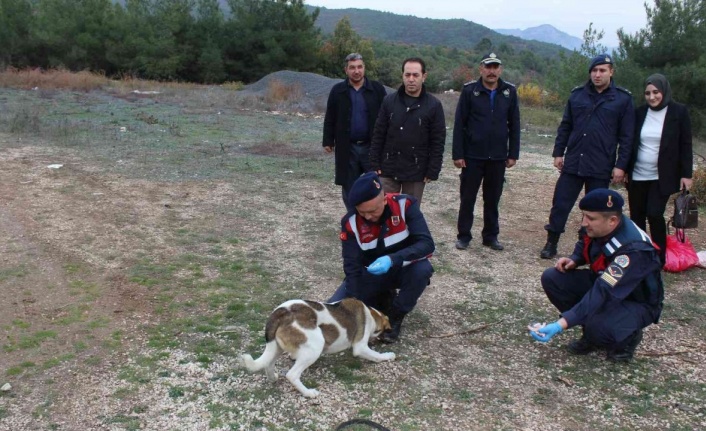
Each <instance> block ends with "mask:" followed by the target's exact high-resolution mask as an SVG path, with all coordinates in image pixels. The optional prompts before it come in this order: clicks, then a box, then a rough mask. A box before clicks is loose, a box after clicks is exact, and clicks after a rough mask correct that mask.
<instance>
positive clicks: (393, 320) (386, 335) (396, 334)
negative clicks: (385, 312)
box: [380, 308, 407, 344]
mask: <svg viewBox="0 0 706 431" xmlns="http://www.w3.org/2000/svg"><path fill="white" fill-rule="evenodd" d="M406 314H407V313H402V312H400V311H398V310H397V309H396V308H393V309H392V310H391V311H390V315H389V318H390V330H389V331H385V332H383V333H382V334H381V335H380V341H382V342H383V343H388V344H391V343H396V342H397V340H398V339H399V338H400V332H401V331H402V320H404V316H405V315H406Z"/></svg>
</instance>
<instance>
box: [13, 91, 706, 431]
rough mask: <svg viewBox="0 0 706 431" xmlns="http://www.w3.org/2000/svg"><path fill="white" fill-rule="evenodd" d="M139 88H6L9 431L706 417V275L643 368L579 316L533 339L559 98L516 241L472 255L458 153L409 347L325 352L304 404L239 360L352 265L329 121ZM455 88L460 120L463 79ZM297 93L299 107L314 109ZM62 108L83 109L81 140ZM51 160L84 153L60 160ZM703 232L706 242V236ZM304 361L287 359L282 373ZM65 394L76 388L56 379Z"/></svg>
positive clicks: (517, 181) (438, 205)
mask: <svg viewBox="0 0 706 431" xmlns="http://www.w3.org/2000/svg"><path fill="white" fill-rule="evenodd" d="M121 85H123V84H121V83H117V82H114V83H111V86H110V87H108V88H103V89H96V90H94V91H91V92H87V93H84V92H70V91H66V92H65V91H60V90H57V91H55V92H52V93H51V94H49V93H44V94H42V93H40V92H37V91H27V90H19V89H3V90H0V92H1V93H0V96H2V97H0V107H2V108H3V109H0V156H1V157H2V160H3V169H2V170H0V195H1V196H3V199H4V202H7V203H8V206H7V207H3V211H6V210H7V209H6V208H10V209H11V210H12V211H13V212H12V214H13V215H14V218H7V217H6V218H3V220H2V223H3V226H9V227H11V228H7V229H6V230H5V231H6V232H8V234H7V238H6V239H5V240H4V243H3V245H4V246H5V247H6V248H4V249H3V259H7V260H6V261H5V260H1V261H0V288H2V289H5V290H4V291H15V290H17V291H18V292H20V293H21V294H20V295H14V296H13V298H19V299H15V300H17V301H23V300H24V302H21V303H20V305H11V306H8V307H5V308H3V310H8V311H7V312H5V313H2V314H0V326H1V327H2V328H3V330H4V331H5V332H6V337H7V338H5V339H4V341H3V346H5V350H4V351H3V353H2V355H0V366H2V368H1V369H2V370H3V371H4V373H3V375H4V376H5V378H6V379H7V380H9V381H11V382H13V383H17V385H14V384H13V386H17V387H22V388H23V391H22V392H19V391H18V392H13V393H12V395H11V396H2V395H0V406H1V407H0V428H2V426H3V425H4V424H5V423H6V422H2V421H3V419H5V420H7V418H8V416H9V417H11V418H12V420H16V419H18V418H25V419H26V420H27V421H28V422H27V423H30V424H31V426H30V428H32V429H35V428H36V429H45V428H50V427H51V426H52V424H56V423H59V422H63V424H62V425H61V427H60V428H59V429H62V427H68V428H70V427H71V426H78V425H75V424H84V423H98V424H99V425H97V426H103V427H109V428H110V427H114V428H120V429H151V428H154V427H156V426H157V425H156V424H157V423H160V424H164V423H165V422H166V421H171V420H173V421H174V423H179V424H180V425H179V426H182V425H183V424H185V423H186V422H185V420H186V419H185V418H188V420H193V421H195V422H194V423H197V425H194V426H199V427H203V428H206V427H213V428H224V429H227V428H228V427H230V428H233V429H239V428H245V429H259V428H264V429H273V430H274V429H308V428H311V429H319V428H325V429H329V428H333V427H335V425H336V424H338V423H340V422H342V421H343V420H344V419H347V418H350V417H366V418H370V419H371V420H374V421H376V422H380V423H383V424H385V425H386V426H388V427H391V429H395V430H427V429H435V430H436V429H439V430H451V429H473V426H475V425H477V424H478V423H483V424H485V426H487V427H488V428H492V429H515V428H519V427H528V426H529V427H532V428H534V429H546V430H559V429H566V428H572V429H573V428H576V429H611V428H616V427H622V428H623V429H648V430H649V429H655V430H656V429H666V428H667V427H668V426H671V427H673V428H675V429H699V427H701V421H702V419H700V416H699V415H702V414H704V413H706V412H704V411H703V408H702V407H701V404H702V402H701V401H702V398H703V391H704V388H705V387H706V386H705V385H706V383H705V382H704V381H703V379H702V378H700V377H699V376H700V375H701V374H699V373H700V372H701V369H702V368H703V365H702V364H703V363H705V362H704V361H703V359H704V358H703V353H702V352H700V351H699V350H697V349H695V348H692V347H690V346H698V343H700V341H699V340H701V339H702V338H703V337H704V335H706V332H704V331H706V326H704V325H703V324H702V323H700V322H701V321H702V320H703V319H699V316H700V315H701V314H702V311H703V307H704V305H703V303H704V301H706V298H704V296H703V295H702V293H701V292H700V290H699V289H700V286H702V285H703V284H704V283H705V282H706V278H705V277H706V276H704V273H703V272H702V271H701V272H699V271H697V270H693V271H690V272H687V273H683V274H669V275H667V276H666V278H665V279H666V283H667V284H668V286H669V288H668V292H667V307H666V308H665V313H664V315H663V320H662V323H660V325H657V326H654V327H651V328H650V330H649V331H647V333H646V335H645V342H644V344H643V345H641V347H640V349H639V351H638V358H637V361H636V362H635V364H633V365H632V366H629V367H616V366H612V365H610V364H607V363H606V362H605V361H603V359H602V357H601V356H599V355H589V356H588V357H572V356H569V355H567V354H566V352H565V351H564V349H563V348H562V345H563V344H565V343H566V342H568V340H569V339H570V338H572V337H573V336H574V335H575V331H574V332H571V331H568V332H569V333H567V334H564V335H561V336H560V337H558V340H557V341H556V342H553V343H552V344H551V345H549V346H541V345H538V344H536V343H531V342H530V341H529V340H528V338H527V336H526V334H525V332H524V329H523V328H524V327H525V326H526V324H527V323H528V322H529V321H530V320H535V319H542V318H548V316H552V315H554V313H555V311H554V310H553V309H552V307H551V305H550V304H548V303H547V301H546V298H545V297H544V296H543V294H542V292H541V291H540V289H539V288H538V283H537V279H538V276H539V274H540V273H541V271H542V269H543V268H544V266H545V265H544V264H545V262H540V261H539V260H538V259H534V258H533V257H531V256H533V253H534V252H536V250H538V249H539V247H541V244H540V241H542V240H543V238H542V232H543V231H542V226H543V223H544V218H545V217H546V209H547V205H549V202H550V199H551V186H552V185H553V180H554V177H553V175H554V174H555V172H554V169H553V168H552V167H551V158H550V157H549V156H548V154H549V152H550V151H551V146H552V145H553V140H552V139H550V138H545V137H540V136H538V134H545V133H554V132H555V130H556V126H557V124H558V121H559V119H560V117H561V112H560V111H558V110H553V109H550V108H547V107H542V108H535V107H529V106H525V105H523V106H522V117H523V129H525V132H523V153H522V158H521V161H520V165H519V166H518V167H517V168H513V170H511V171H509V172H508V182H507V184H506V188H507V189H506V192H505V194H504V198H503V202H502V204H501V205H502V209H501V217H502V219H501V228H502V229H503V235H505V236H506V237H507V238H508V241H509V243H508V244H509V245H511V248H508V250H507V253H504V254H497V253H495V254H492V253H490V252H488V251H487V250H484V248H482V247H480V246H478V247H474V246H472V247H471V249H469V250H468V251H467V252H466V253H460V252H458V251H456V250H455V249H453V241H454V238H455V232H454V229H455V216H454V214H455V213H456V211H457V210H458V208H457V196H458V189H457V187H458V182H457V178H456V176H457V174H458V171H457V170H455V169H454V168H453V167H451V166H450V163H448V161H449V154H447V155H446V158H445V166H444V170H443V172H442V176H441V178H440V180H439V181H437V182H434V183H431V184H430V185H429V188H428V190H427V192H425V202H424V205H423V209H424V212H425V214H426V215H427V218H428V220H429V224H430V227H431V229H432V231H433V235H434V238H435V241H436V243H437V254H436V255H435V256H434V257H433V261H434V265H435V267H436V268H437V271H436V272H435V274H434V277H433V279H432V284H431V285H430V286H429V288H428V290H427V291H426V292H425V294H424V296H423V297H422V300H421V302H420V304H419V305H418V307H417V309H415V311H414V312H413V313H411V314H410V315H409V317H408V318H407V319H406V320H405V326H404V330H403V342H402V343H400V344H397V345H394V346H392V347H390V349H391V350H392V351H394V352H395V353H396V354H397V355H398V359H397V360H396V361H394V362H392V363H387V364H372V363H369V362H367V361H362V360H359V359H356V358H353V357H352V356H351V355H350V353H349V352H344V353H342V354H338V355H329V356H325V357H324V358H322V359H321V361H319V362H317V363H316V364H315V365H314V366H312V367H311V368H310V369H309V370H308V371H307V372H306V374H305V376H304V380H305V384H307V385H308V386H311V387H317V388H318V389H319V390H321V391H322V392H324V395H325V396H323V397H322V398H321V399H320V400H317V401H316V403H312V404H308V403H307V404H306V407H305V408H304V407H302V406H303V404H302V401H301V399H300V398H299V397H298V395H297V394H296V393H295V392H294V391H291V390H290V389H289V388H288V386H287V385H288V384H284V382H278V383H276V384H274V385H270V384H268V383H267V382H266V379H265V377H264V375H260V374H257V375H250V374H246V373H245V372H244V371H243V370H242V369H240V368H238V365H237V358H238V355H239V354H241V353H244V352H248V353H251V354H253V355H257V354H259V353H261V352H262V349H263V344H264V340H263V327H264V324H265V321H266V319H267V316H268V314H269V313H270V312H271V310H272V309H273V308H274V307H275V306H276V305H277V304H279V303H281V302H283V301H285V300H287V299H292V298H299V297H305V298H311V299H324V298H326V297H327V296H328V295H329V294H330V293H331V292H332V291H333V290H334V289H335V288H336V287H337V286H338V283H340V281H341V278H342V270H341V267H340V244H339V240H338V229H339V228H338V223H339V220H340V217H341V215H342V211H343V206H342V205H341V204H340V189H339V188H337V187H335V186H333V184H332V161H331V159H330V157H329V155H325V154H323V152H322V151H321V146H320V136H321V135H320V133H321V121H322V120H321V118H320V117H318V118H317V117H316V116H314V115H289V114H286V113H280V114H274V113H272V112H255V111H251V110H248V111H246V110H240V109H238V108H236V107H237V106H238V105H237V103H233V102H234V101H236V100H237V99H234V97H235V95H234V94H233V92H232V91H228V90H225V91H224V90H223V89H221V88H217V89H212V88H210V87H197V86H193V85H183V86H177V85H174V86H170V85H167V84H161V83H155V82H151V83H146V82H141V81H138V80H135V81H132V82H130V83H129V84H124V85H130V86H135V87H137V88H143V89H144V88H148V87H149V88H152V89H155V90H156V91H159V93H158V94H154V95H131V93H130V92H129V91H118V90H116V89H117V88H121ZM285 93H286V92H285ZM440 97H441V98H442V100H443V103H445V107H447V106H448V107H451V109H447V111H446V113H447V120H449V119H450V122H448V121H447V124H450V125H452V124H453V120H452V118H453V108H455V101H456V100H455V98H457V97H458V96H457V95H452V94H448V95H440ZM49 102H51V103H49ZM282 103H283V104H284V109H283V111H285V112H286V111H287V107H288V106H291V105H288V104H295V105H296V103H299V102H296V101H291V100H290V101H285V102H282ZM20 107H22V108H24V109H26V110H28V111H30V112H31V111H33V110H34V111H36V112H37V115H36V118H37V128H36V129H34V130H33V129H23V130H22V131H20V132H16V133H15V132H10V128H11V124H12V123H11V117H10V112H16V111H17V108H20ZM40 108H41V109H40ZM218 112H220V113H221V114H218ZM150 118H154V119H156V120H157V121H145V120H146V119H150ZM59 119H62V121H68V124H69V126H66V127H65V128H64V131H63V132H62V135H58V134H57V133H56V131H55V130H53V129H54V128H55V126H56V125H57V124H60V123H59ZM525 123H526V124H525ZM170 125H175V126H176V127H177V128H178V130H179V133H176V134H175V133H172V132H170V130H169V127H170ZM121 127H125V129H126V131H124V132H123V131H121V129H120V128H121ZM449 143H450V138H449V142H447V144H449ZM448 146H449V145H447V147H448ZM447 151H449V150H448V148H447ZM55 161H56V162H57V163H59V162H61V163H63V164H64V166H63V167H62V168H60V169H48V168H47V167H46V165H47V164H49V163H53V162H55ZM7 211H9V210H7ZM14 232H20V233H17V234H14ZM26 232H31V234H29V233H26ZM20 235H24V236H20ZM567 237H569V235H567ZM691 239H692V241H693V242H694V244H695V245H696V246H697V247H698V248H700V249H702V248H703V247H704V246H706V242H705V241H706V239H705V238H703V235H701V234H700V233H699V232H695V233H694V235H693V237H691ZM571 242H572V239H571V238H567V240H566V243H562V244H561V246H562V248H565V249H566V250H568V249H569V248H570V247H571ZM30 245H35V246H36V247H31V246H30ZM45 248H46V249H50V250H51V257H50V258H47V255H43V254H41V250H43V249H45ZM26 250H33V252H34V253H36V254H30V253H27V252H26ZM35 250H37V251H35ZM55 250H60V251H59V252H56V251H55ZM528 256H530V257H528ZM17 262H22V264H21V265H19V264H18V263H17ZM3 298H6V296H3V297H2V298H0V301H10V299H9V296H8V297H7V298H8V299H3ZM4 304H8V302H0V305H4ZM483 325H488V326H487V327H484V329H483V330H481V331H477V332H471V333H467V334H459V333H460V332H462V331H466V330H470V329H474V328H478V327H483ZM439 335H443V336H444V337H443V338H433V337H434V336H439ZM21 343H24V344H23V345H24V346H26V348H21V347H20V344H21ZM378 348H379V347H376V349H378ZM680 350H685V351H686V353H681V354H676V353H674V352H677V351H680ZM648 353H655V356H648V355H647V354H648ZM662 354H663V355H662ZM659 355H662V356H659ZM289 364H290V362H289V359H288V358H286V357H283V358H281V359H280V360H279V362H278V364H277V365H278V369H279V370H280V371H281V370H283V369H286V368H288V366H289ZM67 370H71V371H72V372H71V373H68V372H66V371H67ZM48 381H50V382H48ZM97 382H99V383H97ZM98 386H99V387H98ZM25 388H26V389H25ZM67 391H70V393H72V394H77V396H76V397H63V396H58V395H57V394H64V393H68V392H67ZM106 391H108V392H107V393H108V394H109V396H107V397H106V396H105V394H106ZM99 394H100V395H99ZM556 397H561V398H562V400H563V402H562V403H561V404H560V405H555V404H552V403H551V402H550V401H551V400H553V399H555V398H556ZM30 399H31V400H32V402H28V401H29V400H30ZM36 400H39V401H36ZM94 400H97V401H94ZM593 400H600V401H595V402H594V401H593ZM35 401H36V402H35ZM77 402H80V403H81V406H80V408H76V407H77V405H76V404H75V403H77ZM586 403H588V405H589V408H579V406H580V405H585V404H586ZM675 403H679V406H681V408H679V407H675ZM302 408H304V410H306V411H307V412H308V413H302ZM682 408H683V409H691V410H690V411H687V410H682ZM66 412H71V413H66ZM59 414H61V421H59V420H58V418H59ZM79 415H82V416H81V417H79ZM3 416H5V418H3ZM469 418H473V419H472V420H473V422H470V421H469ZM71 421H75V422H73V423H72V422H71ZM667 423H668V424H667Z"/></svg>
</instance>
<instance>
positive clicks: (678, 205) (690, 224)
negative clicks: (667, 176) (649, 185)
mask: <svg viewBox="0 0 706 431" xmlns="http://www.w3.org/2000/svg"><path fill="white" fill-rule="evenodd" d="M672 226H674V227H675V228H677V229H694V228H696V227H698V226H699V204H698V203H697V202H696V196H694V195H691V194H689V191H688V190H682V191H681V193H680V194H679V196H677V197H676V199H674V216H673V217H672Z"/></svg>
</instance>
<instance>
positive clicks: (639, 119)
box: [627, 101, 694, 195]
mask: <svg viewBox="0 0 706 431" xmlns="http://www.w3.org/2000/svg"><path fill="white" fill-rule="evenodd" d="M647 109H648V107H647V105H643V106H640V107H639V108H637V109H636V110H635V139H634V146H633V150H632V157H631V158H630V166H629V167H628V171H627V172H628V175H632V172H633V170H634V169H635V162H636V161H637V152H638V151H639V149H640V132H641V131H642V125H643V124H644V123H645V118H646V117H647ZM693 164H694V153H693V149H692V143H691V119H690V118H689V111H688V110H687V108H686V106H684V105H682V104H681V103H677V102H674V101H672V102H669V104H668V105H667V115H665V117H664V128H663V129H662V139H661V140H660V143H659V156H658V157H657V175H659V180H658V181H659V190H660V192H662V194H663V195H671V194H672V193H676V192H678V191H679V187H680V186H681V184H680V183H681V179H682V178H691V176H692V174H693ZM629 187H630V183H629V182H628V188H629Z"/></svg>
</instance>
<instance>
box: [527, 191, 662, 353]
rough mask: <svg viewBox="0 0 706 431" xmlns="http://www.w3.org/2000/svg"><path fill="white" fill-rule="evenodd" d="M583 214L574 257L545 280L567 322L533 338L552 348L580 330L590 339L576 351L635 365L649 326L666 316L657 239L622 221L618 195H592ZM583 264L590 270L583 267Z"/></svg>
mask: <svg viewBox="0 0 706 431" xmlns="http://www.w3.org/2000/svg"><path fill="white" fill-rule="evenodd" d="M579 208H580V209H581V210H582V211H583V219H582V221H581V229H580V230H579V240H578V242H577V243H576V247H575V248H574V252H573V254H572V255H571V257H562V258H560V259H559V260H558V261H557V262H556V265H555V266H554V267H553V268H549V269H547V270H546V271H544V273H543V274H542V287H543V288H544V292H545V293H546V294H547V297H548V298H549V301H551V303H552V304H554V306H555V307H556V308H557V309H558V310H559V311H560V312H561V316H562V317H561V318H560V319H559V320H557V321H556V322H554V323H550V324H548V325H546V326H544V327H543V328H540V329H538V330H536V331H530V334H531V335H532V337H533V338H534V339H535V340H537V341H541V342H543V343H546V342H547V341H549V340H550V339H551V338H552V337H554V336H555V335H556V334H558V333H560V332H562V331H564V330H565V329H567V328H571V327H573V326H577V325H580V326H582V327H583V336H582V337H581V338H580V339H578V340H574V341H572V342H571V343H569V345H568V346H567V348H568V350H569V352H570V353H573V354H576V355H585V354H588V353H590V352H592V351H594V350H597V349H599V348H603V349H606V350H607V359H608V360H609V361H613V362H629V361H631V360H632V358H633V355H634V353H635V349H636V348H637V346H638V344H640V341H642V328H644V327H646V326H648V325H650V324H652V323H657V322H658V320H659V316H660V313H661V312H662V301H663V299H664V290H663V285H662V275H661V268H662V265H661V263H660V260H659V254H658V252H657V250H656V249H655V247H654V245H653V244H652V240H651V239H650V237H649V236H648V235H647V234H646V233H645V232H644V231H642V230H641V229H640V228H638V227H637V226H636V225H635V224H634V223H633V222H632V221H631V220H630V219H629V218H628V217H626V216H625V215H623V213H622V208H623V198H622V197H621V196H620V194H618V193H617V192H615V191H613V190H609V189H596V190H593V191H591V192H589V193H587V194H586V196H585V197H584V198H583V199H582V200H581V201H580V202H579ZM584 264H586V265H589V268H588V269H576V268H578V267H579V266H581V265H584Z"/></svg>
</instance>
